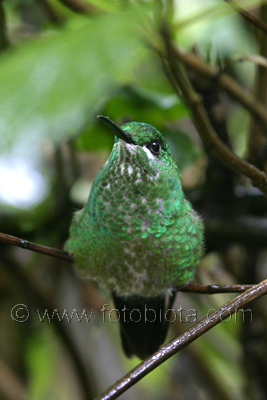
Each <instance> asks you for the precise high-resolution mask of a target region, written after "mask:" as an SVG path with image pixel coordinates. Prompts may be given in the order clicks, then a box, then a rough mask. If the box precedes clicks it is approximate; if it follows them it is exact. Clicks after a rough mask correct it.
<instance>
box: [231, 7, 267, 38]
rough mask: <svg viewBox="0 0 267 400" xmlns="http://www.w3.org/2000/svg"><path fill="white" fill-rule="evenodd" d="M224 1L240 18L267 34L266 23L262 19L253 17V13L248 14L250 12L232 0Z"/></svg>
mask: <svg viewBox="0 0 267 400" xmlns="http://www.w3.org/2000/svg"><path fill="white" fill-rule="evenodd" d="M224 1H225V2H226V3H228V4H229V5H230V6H231V7H233V9H234V10H236V11H237V12H238V13H239V14H240V16H241V17H242V18H244V19H245V20H246V21H248V22H249V23H250V24H252V25H254V26H255V27H256V28H259V29H260V30H261V31H262V32H264V33H265V34H267V25H266V24H265V23H264V22H263V21H261V20H260V19H258V18H257V17H255V16H254V15H253V14H250V12H248V11H247V10H244V8H241V7H239V6H238V5H237V4H236V3H235V2H234V1H232V0H224Z"/></svg>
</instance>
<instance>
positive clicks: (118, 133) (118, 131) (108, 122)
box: [97, 115, 133, 143]
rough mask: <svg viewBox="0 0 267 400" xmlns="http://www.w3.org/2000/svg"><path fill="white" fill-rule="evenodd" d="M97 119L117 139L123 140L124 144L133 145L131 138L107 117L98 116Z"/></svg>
mask: <svg viewBox="0 0 267 400" xmlns="http://www.w3.org/2000/svg"><path fill="white" fill-rule="evenodd" d="M97 118H99V119H101V120H102V121H103V122H104V123H105V124H106V125H107V126H108V127H109V128H110V130H111V131H112V132H113V133H114V134H115V135H116V136H117V137H118V138H119V139H122V140H124V141H125V142H126V143H133V142H132V139H131V137H130V136H129V135H127V133H126V132H124V131H123V130H122V129H121V128H120V127H119V125H117V124H115V122H113V121H112V120H111V119H109V117H104V116H103V115H98V116H97Z"/></svg>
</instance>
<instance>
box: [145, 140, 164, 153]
mask: <svg viewBox="0 0 267 400" xmlns="http://www.w3.org/2000/svg"><path fill="white" fill-rule="evenodd" d="M147 148H148V149H149V150H150V151H151V153H152V154H155V155H158V154H159V153H160V150H161V146H160V144H159V142H158V141H157V140H152V141H151V142H150V143H149V145H148V146H147Z"/></svg>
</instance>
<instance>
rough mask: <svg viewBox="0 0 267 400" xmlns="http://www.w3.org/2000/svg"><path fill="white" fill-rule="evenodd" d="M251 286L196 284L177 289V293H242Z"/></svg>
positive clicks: (188, 284)
mask: <svg viewBox="0 0 267 400" xmlns="http://www.w3.org/2000/svg"><path fill="white" fill-rule="evenodd" d="M252 286H253V285H216V284H215V285H199V284H197V283H187V284H186V285H184V286H182V287H179V288H177V291H178V292H187V293H197V294H218V293H242V292H245V290H248V289H250V288H251V287H252Z"/></svg>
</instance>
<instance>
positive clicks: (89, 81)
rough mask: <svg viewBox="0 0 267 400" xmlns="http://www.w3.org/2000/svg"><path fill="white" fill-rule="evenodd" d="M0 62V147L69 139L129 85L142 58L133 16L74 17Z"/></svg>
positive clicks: (8, 54)
mask: <svg viewBox="0 0 267 400" xmlns="http://www.w3.org/2000/svg"><path fill="white" fill-rule="evenodd" d="M75 22H76V23H74V22H73V21H72V24H71V26H68V27H66V28H64V29H63V30H61V31H59V32H53V33H51V34H50V35H49V36H46V37H42V38H35V39H31V40H29V41H28V42H24V43H23V44H21V45H18V46H17V47H14V48H12V49H10V50H9V51H7V52H6V53H5V54H4V55H2V57H1V58H0V87H1V91H0V132H1V133H0V148H2V149H5V148H6V147H7V146H8V145H12V144H14V142H16V141H19V142H23V141H24V142H25V141H26V142H27V143H31V144H33V143H36V142H37V144H38V143H39V142H40V141H42V140H43V139H44V138H49V139H53V140H55V141H58V140H60V139H62V138H66V137H70V136H73V135H75V134H77V132H78V131H79V130H81V129H84V126H85V125H86V123H88V121H90V120H91V119H92V117H93V116H94V115H95V113H96V112H97V111H98V109H99V107H100V105H101V104H103V101H105V99H106V98H108V97H109V96H110V95H111V93H112V92H113V91H114V90H115V89H116V88H117V87H119V86H120V85H121V84H125V83H127V82H129V81H131V78H132V76H133V74H134V71H135V68H136V66H137V65H138V63H139V61H140V60H141V59H142V57H143V54H144V46H143V43H142V40H141V38H140V37H139V34H138V33H137V28H138V25H139V21H138V19H137V16H136V15H135V13H134V12H133V11H132V12H119V13H117V14H109V15H100V16H98V17H95V19H94V20H93V21H90V20H88V19H86V18H84V17H78V18H77V19H75Z"/></svg>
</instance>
